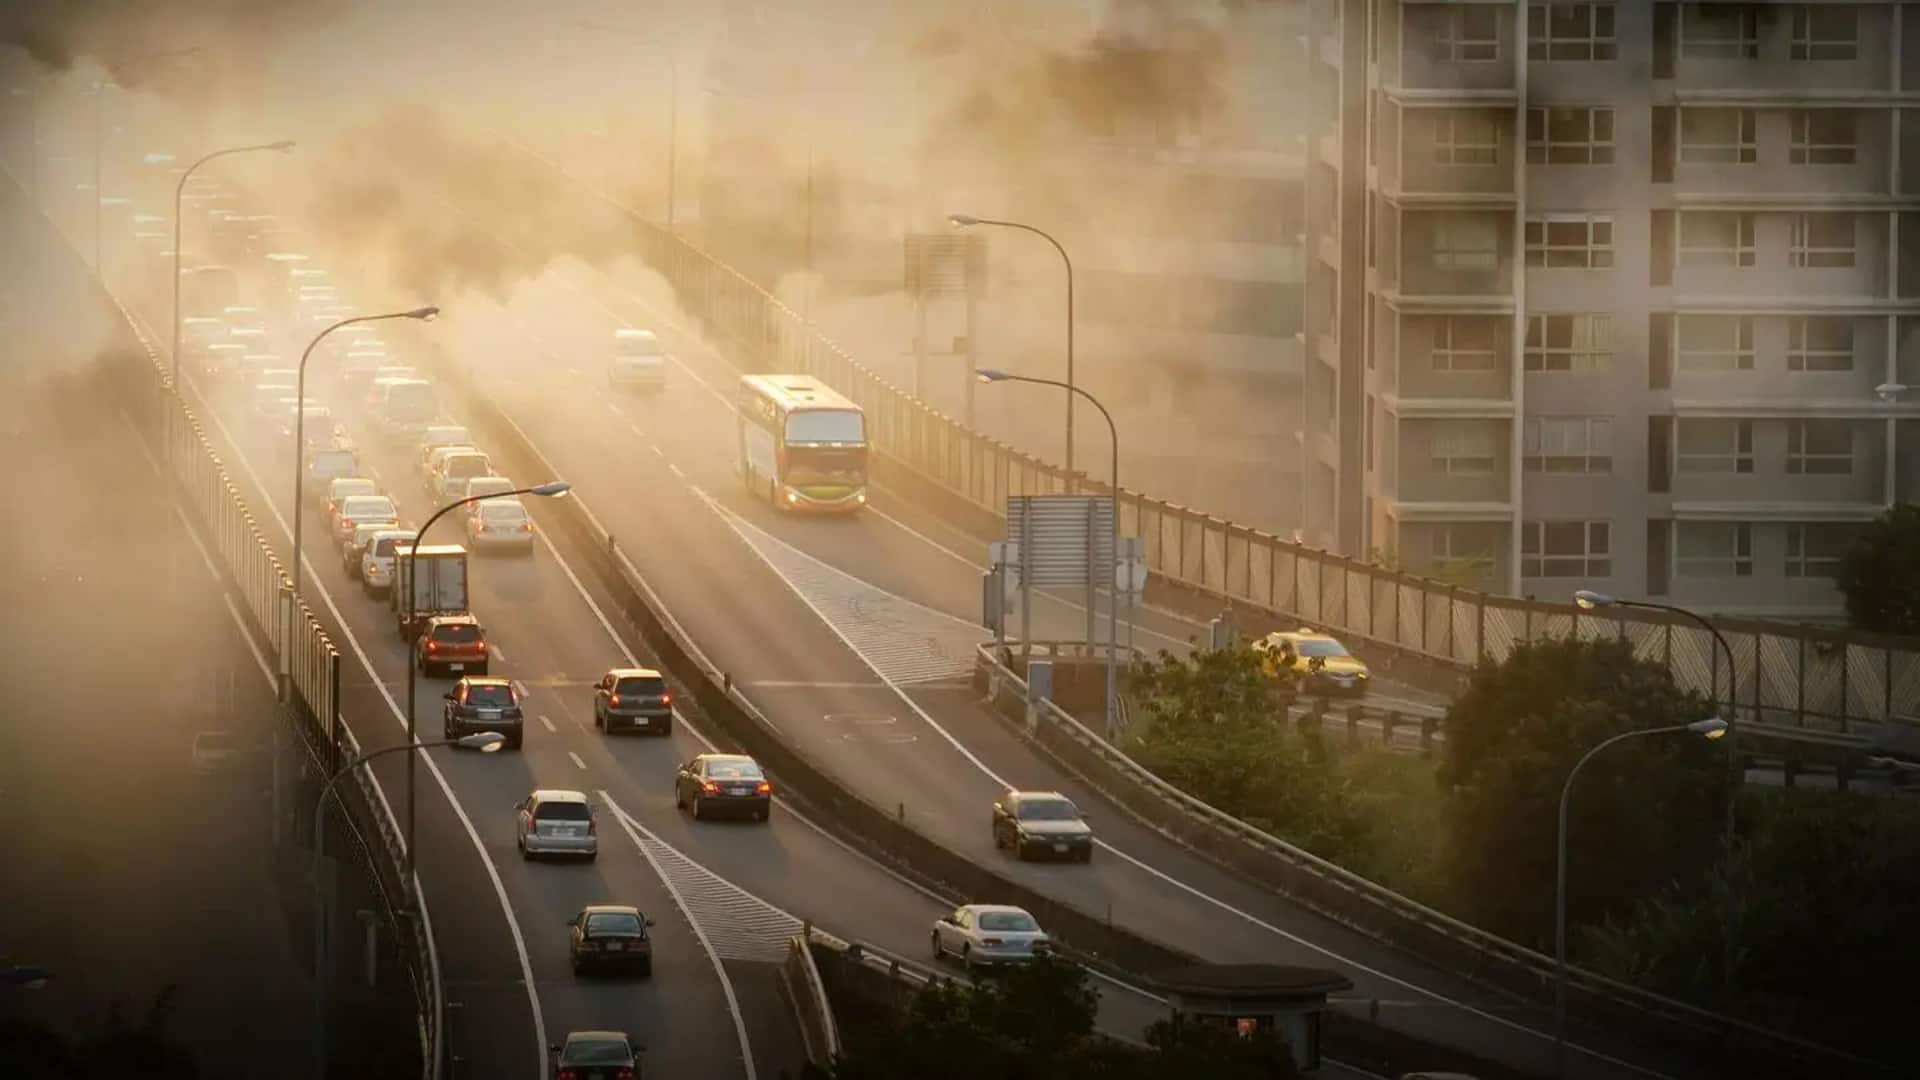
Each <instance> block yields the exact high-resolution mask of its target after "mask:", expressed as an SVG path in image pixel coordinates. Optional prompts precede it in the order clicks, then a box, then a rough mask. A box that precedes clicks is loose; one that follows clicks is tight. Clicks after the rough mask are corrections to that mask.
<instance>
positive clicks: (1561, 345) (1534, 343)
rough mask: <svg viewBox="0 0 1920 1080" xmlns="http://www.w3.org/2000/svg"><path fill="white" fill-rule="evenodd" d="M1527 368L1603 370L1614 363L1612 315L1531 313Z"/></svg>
mask: <svg viewBox="0 0 1920 1080" xmlns="http://www.w3.org/2000/svg"><path fill="white" fill-rule="evenodd" d="M1526 364H1527V367H1526V370H1528V371H1542V372H1545V371H1584V372H1593V371H1606V370H1607V369H1609V368H1611V367H1612V366H1613V316H1611V315H1530V316H1528V317H1527V359H1526Z"/></svg>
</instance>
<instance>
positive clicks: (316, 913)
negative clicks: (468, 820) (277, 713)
mask: <svg viewBox="0 0 1920 1080" xmlns="http://www.w3.org/2000/svg"><path fill="white" fill-rule="evenodd" d="M506 741H507V740H506V737H505V736H503V735H501V734H500V733H499V732H497V731H481V732H476V733H474V734H472V735H463V736H461V737H460V738H458V739H439V740H436V741H434V742H426V743H417V742H414V741H412V740H411V739H409V740H408V741H406V742H404V743H397V744H395V745H393V746H387V747H382V748H381V749H379V750H372V751H369V752H367V753H364V754H361V755H360V756H359V757H357V758H354V759H353V760H352V761H349V762H347V763H346V764H345V765H342V766H341V767H340V769H339V771H338V772H335V773H334V774H333V775H332V776H330V777H328V778H327V782H326V783H325V784H322V785H321V786H320V797H319V798H317V799H315V800H314V802H313V870H312V871H311V874H312V881H313V990H314V993H313V1061H314V1076H315V1077H316V1078H317V1080H325V1078H326V1075H327V1066H326V1060H327V996H328V995H327V981H328V979H327V977H328V975H330V974H331V973H332V970H333V964H332V955H331V954H332V952H333V949H332V944H333V943H332V941H331V940H330V938H329V935H328V934H327V915H328V913H329V908H330V907H331V905H330V904H329V903H328V902H327V900H328V896H327V890H326V889H324V888H322V887H321V884H320V860H321V858H322V857H323V856H324V855H325V854H326V850H327V815H326V809H327V796H328V795H330V794H332V793H333V785H334V784H335V783H337V782H338V781H339V780H340V778H341V777H343V776H346V775H347V774H348V773H351V772H352V771H353V770H355V769H357V768H359V767H360V766H362V765H365V764H366V763H367V762H369V761H372V760H373V759H374V758H377V757H379V756H381V755H382V754H397V753H399V752H400V751H402V750H428V749H431V748H433V747H436V746H462V747H466V748H467V749H469V750H478V751H480V752H481V753H483V754H491V753H493V752H494V751H495V750H498V749H500V747H501V746H502V745H503V744H504V743H505V742H506ZM407 856H408V867H407V876H408V879H409V881H411V878H412V876H413V867H412V856H413V849H412V845H411V841H409V845H408V849H407ZM403 887H404V888H409V889H410V888H412V886H411V884H406V885H403Z"/></svg>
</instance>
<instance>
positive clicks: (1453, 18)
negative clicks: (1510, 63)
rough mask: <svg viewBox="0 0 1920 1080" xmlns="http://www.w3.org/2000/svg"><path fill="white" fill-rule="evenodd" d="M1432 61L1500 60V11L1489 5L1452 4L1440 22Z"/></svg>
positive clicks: (1470, 61)
mask: <svg viewBox="0 0 1920 1080" xmlns="http://www.w3.org/2000/svg"><path fill="white" fill-rule="evenodd" d="M1433 58H1434V59H1435V60H1440V61H1444V62H1448V63H1455V64H1460V63H1484V62H1487V61H1490V60H1498V59H1500V9H1499V8H1498V7H1496V6H1494V5H1492V4H1456V5H1454V6H1453V7H1452V8H1451V9H1450V10H1448V11H1447V13H1446V15H1445V16H1444V17H1443V18H1442V19H1441V20H1440V32H1439V34H1437V35H1436V36H1435V37H1434V39H1433Z"/></svg>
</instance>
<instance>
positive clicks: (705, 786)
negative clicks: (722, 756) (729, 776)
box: [700, 780, 720, 795]
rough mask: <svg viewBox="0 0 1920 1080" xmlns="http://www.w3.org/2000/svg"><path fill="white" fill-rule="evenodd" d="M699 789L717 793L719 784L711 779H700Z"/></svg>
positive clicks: (710, 793) (713, 793)
mask: <svg viewBox="0 0 1920 1080" xmlns="http://www.w3.org/2000/svg"><path fill="white" fill-rule="evenodd" d="M700 790H701V791H704V792H706V793H707V794H709V795H718V794H720V785H719V784H716V783H714V782H713V781H711V780H702V781H701V782H700Z"/></svg>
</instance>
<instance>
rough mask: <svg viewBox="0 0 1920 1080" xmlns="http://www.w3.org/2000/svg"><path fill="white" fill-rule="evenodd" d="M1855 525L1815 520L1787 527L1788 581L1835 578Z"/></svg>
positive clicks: (1855, 533)
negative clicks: (1791, 579) (1793, 579)
mask: <svg viewBox="0 0 1920 1080" xmlns="http://www.w3.org/2000/svg"><path fill="white" fill-rule="evenodd" d="M1858 535H1860V530H1859V528H1858V527H1857V526H1854V525H1846V524H1842V523H1839V522H1828V521H1815V522H1806V523H1796V524H1792V525H1788V526H1787V565H1786V576H1788V577H1790V578H1811V577H1824V578H1837V577H1839V576H1840V563H1841V561H1842V560H1843V559H1845V558H1846V555H1847V549H1848V548H1850V547H1852V546H1853V540H1854V537H1856V536H1858Z"/></svg>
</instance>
